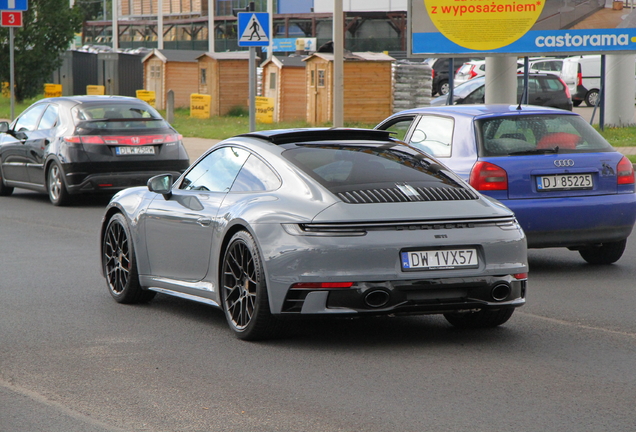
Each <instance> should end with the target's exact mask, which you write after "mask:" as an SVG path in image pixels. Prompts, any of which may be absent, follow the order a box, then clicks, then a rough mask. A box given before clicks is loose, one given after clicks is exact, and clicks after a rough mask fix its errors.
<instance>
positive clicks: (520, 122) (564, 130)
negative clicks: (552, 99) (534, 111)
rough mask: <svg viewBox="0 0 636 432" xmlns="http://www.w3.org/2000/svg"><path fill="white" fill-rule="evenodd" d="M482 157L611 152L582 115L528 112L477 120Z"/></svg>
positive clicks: (606, 143) (611, 149) (607, 144)
mask: <svg viewBox="0 0 636 432" xmlns="http://www.w3.org/2000/svg"><path fill="white" fill-rule="evenodd" d="M477 128H478V130H479V136H480V147H481V149H480V152H481V153H482V154H481V156H510V155H524V154H540V153H550V152H554V153H586V152H596V151H613V148H612V146H611V145H610V144H609V143H608V142H607V141H606V140H605V139H604V138H603V137H602V136H601V135H600V134H599V133H598V132H596V130H595V129H594V128H593V127H592V126H590V125H589V124H588V123H587V122H586V121H585V120H584V119H583V118H582V117H580V116H575V115H559V114H556V115H555V114H551V115H527V116H506V117H498V118H489V119H484V120H480V121H478V125H477Z"/></svg>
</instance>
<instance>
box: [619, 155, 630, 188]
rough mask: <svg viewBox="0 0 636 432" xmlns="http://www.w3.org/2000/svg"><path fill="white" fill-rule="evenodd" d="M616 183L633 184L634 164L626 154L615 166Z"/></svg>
mask: <svg viewBox="0 0 636 432" xmlns="http://www.w3.org/2000/svg"><path fill="white" fill-rule="evenodd" d="M616 174H617V177H618V179H617V180H618V184H619V185H622V184H634V165H633V164H632V162H631V161H630V160H629V159H627V157H626V156H623V158H622V159H621V160H620V162H618V165H617V166H616Z"/></svg>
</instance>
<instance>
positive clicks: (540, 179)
mask: <svg viewBox="0 0 636 432" xmlns="http://www.w3.org/2000/svg"><path fill="white" fill-rule="evenodd" d="M593 187H594V182H593V180H592V174H556V175H545V176H537V189H538V190H540V191H553V190H566V189H592V188H593Z"/></svg>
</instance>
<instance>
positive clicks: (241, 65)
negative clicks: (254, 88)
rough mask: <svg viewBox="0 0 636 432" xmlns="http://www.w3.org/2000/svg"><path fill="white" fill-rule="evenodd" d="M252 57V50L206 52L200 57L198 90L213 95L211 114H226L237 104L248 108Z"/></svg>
mask: <svg viewBox="0 0 636 432" xmlns="http://www.w3.org/2000/svg"><path fill="white" fill-rule="evenodd" d="M249 60H250V53H249V51H236V52H218V53H212V52H207V53H203V54H201V55H199V56H198V57H197V62H198V77H199V78H198V90H197V91H198V92H199V93H200V94H207V95H210V96H211V99H212V100H211V102H210V115H211V116H220V115H226V114H227V113H228V112H229V111H230V110H231V109H232V108H234V107H236V106H240V107H243V108H245V109H247V108H248V106H247V104H248V99H249V82H250V80H249V75H250V70H249Z"/></svg>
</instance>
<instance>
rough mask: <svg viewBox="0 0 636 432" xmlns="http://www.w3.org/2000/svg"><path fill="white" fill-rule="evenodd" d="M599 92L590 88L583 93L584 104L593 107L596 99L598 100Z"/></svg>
mask: <svg viewBox="0 0 636 432" xmlns="http://www.w3.org/2000/svg"><path fill="white" fill-rule="evenodd" d="M598 96H599V92H598V90H596V89H595V90H590V91H589V92H587V94H586V95H585V105H587V106H589V107H593V106H595V105H596V101H597V100H598Z"/></svg>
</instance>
